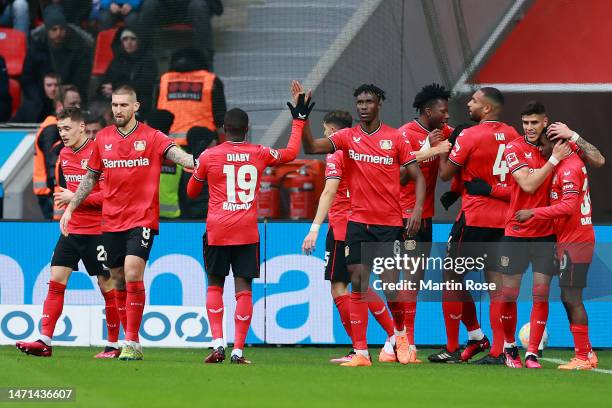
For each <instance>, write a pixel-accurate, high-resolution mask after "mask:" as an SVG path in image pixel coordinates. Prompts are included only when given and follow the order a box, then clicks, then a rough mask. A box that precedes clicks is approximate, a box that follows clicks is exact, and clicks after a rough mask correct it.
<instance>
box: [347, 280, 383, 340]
mask: <svg viewBox="0 0 612 408" xmlns="http://www.w3.org/2000/svg"><path fill="white" fill-rule="evenodd" d="M368 304H369V302H367V301H366V299H365V294H364V293H359V292H351V333H353V345H354V347H355V350H367V349H368V340H367V331H368ZM389 320H391V318H389ZM391 330H393V324H391Z"/></svg>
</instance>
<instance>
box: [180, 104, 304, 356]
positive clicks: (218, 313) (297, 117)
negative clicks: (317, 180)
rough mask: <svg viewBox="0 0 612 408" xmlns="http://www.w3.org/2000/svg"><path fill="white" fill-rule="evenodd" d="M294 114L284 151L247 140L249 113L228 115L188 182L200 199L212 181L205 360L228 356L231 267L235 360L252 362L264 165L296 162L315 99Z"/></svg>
mask: <svg viewBox="0 0 612 408" xmlns="http://www.w3.org/2000/svg"><path fill="white" fill-rule="evenodd" d="M289 106H290V109H291V113H292V115H293V126H292V129H291V137H290V138H289V143H288V145H287V148H286V149H280V150H276V149H272V148H269V147H265V146H262V145H256V144H251V143H249V142H248V141H247V140H246V135H247V132H248V130H249V117H248V115H247V114H246V112H244V111H243V110H241V109H237V108H235V109H231V110H229V111H228V112H227V113H226V114H225V120H224V124H223V129H224V130H225V135H226V138H227V141H226V142H225V143H222V144H220V145H217V146H215V147H213V148H210V149H207V150H205V151H204V152H203V153H202V154H201V155H200V159H199V160H198V165H197V168H196V170H195V172H194V173H193V176H192V177H191V179H190V180H189V184H188V185H187V194H188V195H189V196H190V197H197V196H198V195H199V194H200V192H201V191H202V186H203V183H204V182H205V181H208V188H209V194H210V199H209V204H208V217H207V219H206V233H205V234H204V237H203V241H204V263H205V267H206V276H207V278H208V290H207V293H206V310H207V313H208V320H209V321H210V326H211V331H212V337H213V351H212V352H211V353H210V355H209V356H208V357H206V359H205V360H204V361H205V363H221V362H223V360H225V348H224V347H223V344H224V343H223V311H224V306H223V286H224V284H225V277H226V276H227V275H228V274H229V269H230V266H231V268H232V273H233V274H234V283H235V286H236V313H235V315H234V322H235V324H236V335H235V341H234V348H233V350H232V355H231V360H230V361H231V363H234V364H250V363H251V362H250V361H249V360H247V359H246V358H245V357H244V355H243V348H244V342H245V339H246V336H247V332H248V330H249V326H250V324H251V316H252V314H253V300H252V282H253V279H254V278H258V277H259V231H258V229H257V200H258V195H259V186H260V180H261V175H262V173H263V171H264V170H265V168H266V167H268V166H274V165H278V164H282V163H288V162H290V161H293V160H294V159H295V158H296V156H297V153H298V151H299V147H300V139H301V137H302V130H303V128H304V123H305V121H306V119H307V118H308V115H309V114H310V111H311V110H312V108H313V106H314V103H312V104H311V103H310V98H308V99H306V98H305V95H304V94H303V93H302V94H300V96H299V97H298V100H297V103H296V106H292V105H291V104H289Z"/></svg>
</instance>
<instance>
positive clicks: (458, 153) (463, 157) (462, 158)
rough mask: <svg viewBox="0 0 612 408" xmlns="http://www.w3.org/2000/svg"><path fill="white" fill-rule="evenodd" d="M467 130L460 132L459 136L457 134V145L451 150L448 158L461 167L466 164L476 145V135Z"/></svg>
mask: <svg viewBox="0 0 612 408" xmlns="http://www.w3.org/2000/svg"><path fill="white" fill-rule="evenodd" d="M466 130H467V129H466ZM466 130H464V131H463V132H461V133H459V136H457V140H456V141H455V145H454V146H453V150H451V152H450V154H449V155H448V160H450V161H451V163H453V164H455V165H457V166H460V167H463V166H464V165H465V163H466V162H467V159H468V157H469V156H470V152H471V151H472V148H473V147H474V139H475V135H473V134H472V133H469V132H467V131H466Z"/></svg>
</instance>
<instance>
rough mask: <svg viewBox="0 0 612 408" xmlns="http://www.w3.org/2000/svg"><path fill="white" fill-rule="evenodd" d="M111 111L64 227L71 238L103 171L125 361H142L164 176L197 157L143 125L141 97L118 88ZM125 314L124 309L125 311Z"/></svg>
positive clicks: (105, 228)
mask: <svg viewBox="0 0 612 408" xmlns="http://www.w3.org/2000/svg"><path fill="white" fill-rule="evenodd" d="M111 106H112V110H113V116H114V119H115V125H113V126H108V127H105V128H104V129H102V130H101V131H100V132H99V133H98V134H97V136H96V140H94V141H93V146H92V153H91V157H90V158H89V162H88V164H87V170H88V172H87V174H86V175H85V176H84V178H83V181H81V184H79V188H78V189H77V191H76V192H75V194H74V197H73V198H72V200H71V201H70V204H69V205H68V207H67V208H66V211H65V212H64V215H63V216H62V219H61V220H60V228H61V230H62V233H63V234H64V235H68V233H69V231H68V229H67V225H68V223H69V222H70V219H71V217H72V213H73V212H74V211H75V210H76V209H77V208H78V207H79V205H80V204H81V203H82V202H83V201H84V200H85V199H86V198H87V196H88V195H89V193H90V192H91V191H92V190H93V189H94V187H95V186H96V184H97V182H98V180H99V178H100V176H101V175H102V173H103V172H104V178H105V182H104V187H103V189H102V191H103V195H104V202H103V206H102V239H103V242H104V248H105V249H106V252H107V262H106V265H107V266H108V267H109V268H110V270H111V276H112V278H113V280H114V283H115V289H116V290H117V305H118V308H119V309H122V308H125V317H123V316H121V315H120V316H121V318H122V324H123V326H124V327H125V328H126V330H125V340H126V341H125V345H124V346H123V348H122V350H121V355H120V356H119V359H120V360H142V359H143V355H142V350H141V347H140V343H139V337H138V332H139V330H140V324H141V322H142V315H143V311H144V305H145V287H144V281H143V280H144V270H145V266H146V263H147V260H148V259H149V254H150V252H151V247H152V246H153V238H154V236H155V235H156V234H157V231H158V229H159V175H160V172H161V165H162V161H163V159H164V158H166V159H169V160H172V161H173V162H175V163H177V164H180V165H181V166H183V167H188V168H193V167H194V161H193V157H192V156H191V155H189V154H187V153H185V152H183V151H182V150H181V149H180V148H178V147H177V146H176V145H175V144H174V142H173V141H172V139H170V138H169V137H167V136H166V135H164V134H163V133H162V132H160V131H157V130H154V129H152V128H151V127H149V126H147V125H145V124H143V123H139V122H138V121H137V120H136V116H135V114H136V112H137V111H138V108H139V107H140V104H139V102H138V101H137V99H136V92H135V91H134V89H133V88H132V87H130V86H127V85H124V86H120V87H119V88H117V89H115V90H114V91H113V94H112V101H111ZM120 312H121V310H120Z"/></svg>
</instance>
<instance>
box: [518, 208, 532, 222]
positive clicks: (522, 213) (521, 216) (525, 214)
mask: <svg viewBox="0 0 612 408" xmlns="http://www.w3.org/2000/svg"><path fill="white" fill-rule="evenodd" d="M531 217H533V210H518V211H517V212H516V214H514V218H515V219H516V220H517V221H518V222H525V221H527V220H528V219H530V218H531Z"/></svg>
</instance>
